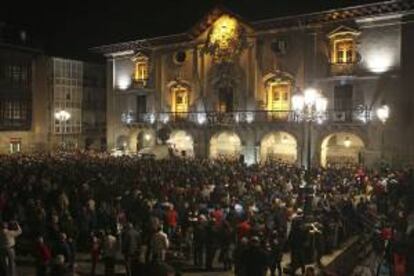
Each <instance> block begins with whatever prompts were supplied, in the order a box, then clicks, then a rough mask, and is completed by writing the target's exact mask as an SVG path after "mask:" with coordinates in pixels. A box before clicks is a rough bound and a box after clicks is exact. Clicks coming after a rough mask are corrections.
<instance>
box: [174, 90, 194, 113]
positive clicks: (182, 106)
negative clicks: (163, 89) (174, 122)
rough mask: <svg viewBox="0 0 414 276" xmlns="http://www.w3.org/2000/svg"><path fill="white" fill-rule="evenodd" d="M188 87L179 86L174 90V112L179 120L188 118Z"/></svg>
mask: <svg viewBox="0 0 414 276" xmlns="http://www.w3.org/2000/svg"><path fill="white" fill-rule="evenodd" d="M189 94H190V93H189V89H188V87H185V86H181V85H177V86H175V87H173V88H172V112H174V113H175V116H177V117H179V118H184V117H187V112H188V106H189Z"/></svg>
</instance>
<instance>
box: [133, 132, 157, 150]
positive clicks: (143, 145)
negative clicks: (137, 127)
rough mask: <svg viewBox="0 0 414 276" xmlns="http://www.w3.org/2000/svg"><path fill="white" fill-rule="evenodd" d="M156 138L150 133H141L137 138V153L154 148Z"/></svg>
mask: <svg viewBox="0 0 414 276" xmlns="http://www.w3.org/2000/svg"><path fill="white" fill-rule="evenodd" d="M155 140H156V137H155V136H154V134H153V133H152V132H151V131H145V130H144V131H141V132H140V133H139V134H138V137H137V152H139V151H141V150H143V149H147V148H151V147H153V146H155Z"/></svg>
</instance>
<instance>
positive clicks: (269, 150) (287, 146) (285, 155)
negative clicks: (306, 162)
mask: <svg viewBox="0 0 414 276" xmlns="http://www.w3.org/2000/svg"><path fill="white" fill-rule="evenodd" d="M271 159H274V160H281V161H283V162H287V163H295V162H296V161H297V159H298V142H297V139H296V137H295V136H293V135H292V134H290V133H288V132H285V131H272V132H270V133H268V134H266V135H265V136H264V137H263V138H262V139H261V141H260V160H261V162H266V161H267V160H271Z"/></svg>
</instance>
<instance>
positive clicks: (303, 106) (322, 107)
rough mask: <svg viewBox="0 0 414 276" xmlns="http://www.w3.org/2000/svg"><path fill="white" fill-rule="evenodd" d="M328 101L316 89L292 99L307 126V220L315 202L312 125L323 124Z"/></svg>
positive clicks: (300, 117)
mask: <svg viewBox="0 0 414 276" xmlns="http://www.w3.org/2000/svg"><path fill="white" fill-rule="evenodd" d="M327 105H328V100H327V99H326V98H325V97H323V96H322V95H321V94H320V93H319V92H318V91H317V90H316V89H314V88H308V89H306V90H305V91H304V93H303V95H302V94H296V95H294V96H293V97H292V108H293V111H294V113H295V114H296V116H297V118H298V120H299V121H303V122H306V123H307V124H306V125H307V128H306V129H307V135H306V136H307V137H306V139H307V141H306V142H307V143H306V144H307V148H306V151H307V160H306V163H307V166H306V169H307V177H306V178H307V179H306V186H305V187H304V189H305V190H304V193H305V207H304V215H305V217H307V218H312V213H313V210H312V201H313V193H314V191H313V187H312V184H311V177H310V169H311V165H312V163H311V156H312V154H311V146H312V133H311V130H312V123H313V122H317V123H319V124H320V123H322V122H323V121H324V120H325V117H326V114H325V112H326V108H327Z"/></svg>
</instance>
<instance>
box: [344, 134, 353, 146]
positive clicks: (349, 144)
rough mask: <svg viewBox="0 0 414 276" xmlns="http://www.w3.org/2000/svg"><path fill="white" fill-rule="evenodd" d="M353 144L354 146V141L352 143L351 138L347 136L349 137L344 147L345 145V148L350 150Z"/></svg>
mask: <svg viewBox="0 0 414 276" xmlns="http://www.w3.org/2000/svg"><path fill="white" fill-rule="evenodd" d="M351 144H352V141H351V139H349V137H348V136H347V137H346V138H345V141H344V145H345V147H347V148H349V147H350V146H351Z"/></svg>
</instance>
